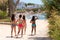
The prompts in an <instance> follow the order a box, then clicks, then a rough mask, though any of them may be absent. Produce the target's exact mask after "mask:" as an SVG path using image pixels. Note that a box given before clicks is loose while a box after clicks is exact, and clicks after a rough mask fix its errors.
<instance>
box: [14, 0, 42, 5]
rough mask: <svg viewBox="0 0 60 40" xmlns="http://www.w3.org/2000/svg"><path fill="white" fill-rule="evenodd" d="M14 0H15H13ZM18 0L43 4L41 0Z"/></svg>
mask: <svg viewBox="0 0 60 40" xmlns="http://www.w3.org/2000/svg"><path fill="white" fill-rule="evenodd" d="M14 1H16V0H14ZM20 2H25V3H34V4H41V5H42V4H43V3H42V0H20Z"/></svg>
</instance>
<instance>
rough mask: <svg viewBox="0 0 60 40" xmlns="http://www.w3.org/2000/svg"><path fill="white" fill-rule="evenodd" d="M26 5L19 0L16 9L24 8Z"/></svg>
mask: <svg viewBox="0 0 60 40" xmlns="http://www.w3.org/2000/svg"><path fill="white" fill-rule="evenodd" d="M25 7H26V6H25V3H24V2H20V3H19V4H18V5H17V9H24V8H25Z"/></svg>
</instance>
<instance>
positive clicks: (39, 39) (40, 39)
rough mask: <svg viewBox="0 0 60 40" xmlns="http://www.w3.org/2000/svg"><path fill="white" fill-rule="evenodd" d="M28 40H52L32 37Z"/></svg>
mask: <svg viewBox="0 0 60 40" xmlns="http://www.w3.org/2000/svg"><path fill="white" fill-rule="evenodd" d="M28 39H31V40H32V39H33V40H51V38H49V37H30V38H28Z"/></svg>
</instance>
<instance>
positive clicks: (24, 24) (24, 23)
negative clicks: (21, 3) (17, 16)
mask: <svg viewBox="0 0 60 40" xmlns="http://www.w3.org/2000/svg"><path fill="white" fill-rule="evenodd" d="M23 27H24V28H23V29H24V34H26V19H25V15H23Z"/></svg>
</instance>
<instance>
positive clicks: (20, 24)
mask: <svg viewBox="0 0 60 40" xmlns="http://www.w3.org/2000/svg"><path fill="white" fill-rule="evenodd" d="M18 22H19V23H18V34H17V37H18V35H19V33H20V31H21V37H23V24H22V23H23V19H22V15H19V19H18Z"/></svg>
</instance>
